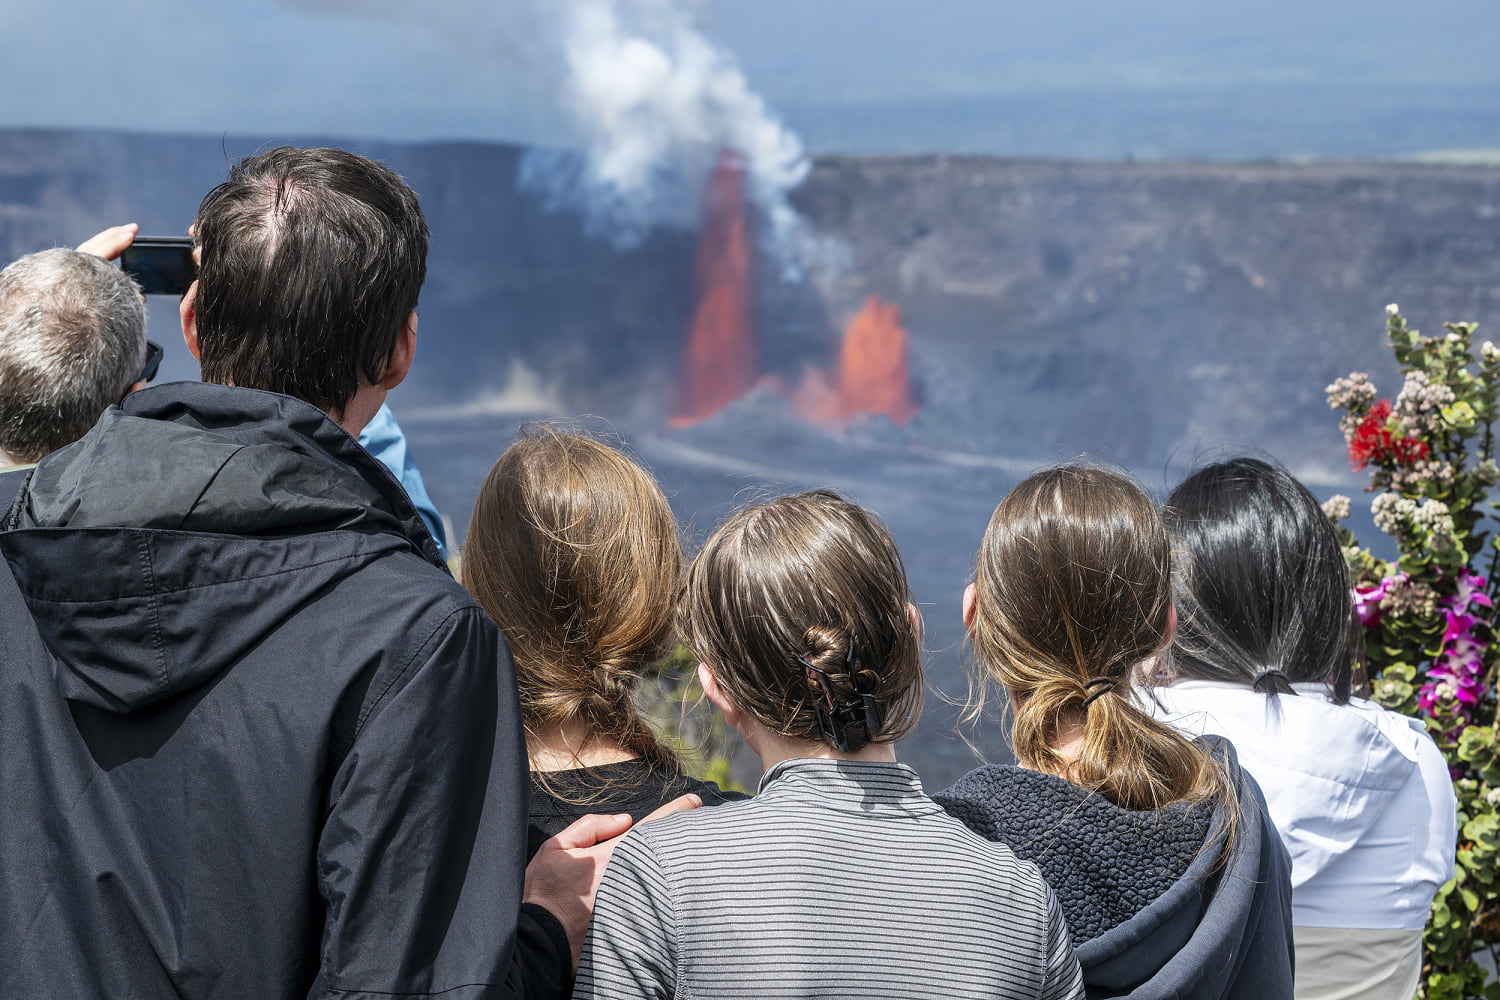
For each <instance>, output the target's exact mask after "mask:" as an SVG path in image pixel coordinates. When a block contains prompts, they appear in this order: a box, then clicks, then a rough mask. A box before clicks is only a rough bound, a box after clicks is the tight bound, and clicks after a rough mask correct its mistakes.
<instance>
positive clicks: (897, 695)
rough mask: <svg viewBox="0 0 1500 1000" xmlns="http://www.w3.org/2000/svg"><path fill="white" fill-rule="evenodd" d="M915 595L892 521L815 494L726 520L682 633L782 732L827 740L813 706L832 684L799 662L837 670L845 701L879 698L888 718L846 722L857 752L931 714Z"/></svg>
mask: <svg viewBox="0 0 1500 1000" xmlns="http://www.w3.org/2000/svg"><path fill="white" fill-rule="evenodd" d="M910 600H911V597H910V592H909V588H908V587H907V583H906V569H905V567H904V566H903V565H902V563H901V556H900V554H899V553H898V552H897V551H896V545H895V543H894V542H892V541H891V536H890V533H889V532H888V531H887V530H886V527H885V525H884V524H882V523H881V521H880V520H879V518H877V517H876V516H875V515H874V514H872V513H870V512H869V511H866V510H864V509H862V508H860V507H858V506H856V505H854V504H852V503H850V502H849V501H847V500H845V499H843V498H842V497H840V496H839V495H837V494H836V493H832V492H829V491H827V490H818V491H815V492H812V493H802V494H798V495H796V496H789V497H781V498H780V499H777V500H772V501H770V502H769V503H763V504H757V505H755V506H752V507H748V508H746V509H745V510H742V511H740V512H739V513H737V514H735V515H734V516H732V517H731V518H729V520H727V521H725V522H724V524H723V525H722V526H721V527H720V528H719V530H718V531H716V532H714V534H713V537H711V538H710V539H709V540H708V542H707V544H705V545H704V546H703V551H702V552H700V553H699V554H698V557H697V558H696V559H694V560H693V564H692V566H691V567H689V569H688V578H687V588H686V591H685V596H684V598H683V602H682V607H681V609H680V611H679V615H678V619H679V623H680V631H681V632H682V635H683V641H684V642H686V643H687V645H688V647H689V648H691V649H692V650H693V652H694V653H695V654H696V655H697V656H698V658H699V659H700V660H702V661H703V662H704V663H707V664H708V666H709V668H710V669H711V670H713V672H714V677H715V679H716V680H717V681H718V682H719V684H720V686H722V687H723V688H724V689H725V690H726V691H727V692H728V693H729V696H730V697H731V698H732V699H733V700H734V703H735V704H736V705H737V706H739V708H740V709H741V710H743V711H746V712H749V713H750V714H751V715H752V716H754V717H755V719H756V720H757V721H759V722H760V723H761V724H762V725H764V726H766V727H767V728H768V729H770V730H772V731H773V732H776V733H778V734H780V735H781V736H784V737H789V738H792V739H796V740H801V741H804V742H808V743H820V742H821V743H828V742H829V741H828V740H827V739H825V737H824V735H823V730H822V726H821V724H820V722H819V719H818V710H817V707H816V706H817V704H818V703H819V702H820V701H822V700H823V699H824V697H825V694H824V690H823V688H822V687H820V686H819V685H818V683H817V682H815V681H812V680H809V679H808V676H807V673H806V671H805V670H804V668H803V667H802V665H801V664H799V663H798V662H797V661H798V659H799V658H801V659H803V660H806V661H807V662H808V663H809V664H811V665H812V666H814V667H817V668H819V669H821V670H823V671H825V672H826V673H827V674H828V676H829V680H830V685H831V687H832V696H833V698H834V700H835V701H836V702H838V703H842V702H845V701H848V700H849V699H851V698H852V697H853V695H854V694H855V693H861V694H870V695H873V696H874V699H875V703H876V706H877V708H878V710H879V713H880V718H881V719H882V720H883V725H882V726H881V728H880V732H878V733H869V732H867V731H866V730H865V728H864V727H863V726H855V727H852V728H850V729H848V730H846V733H845V736H846V739H847V741H848V747H849V749H850V750H851V751H858V750H860V749H862V748H863V747H864V746H866V745H867V744H868V743H870V742H881V743H893V742H895V741H896V740H898V739H900V738H901V737H902V736H905V735H906V734H907V733H908V732H910V731H911V729H912V728H913V727H914V726H915V725H916V723H917V719H918V718H919V717H920V716H921V714H922V662H921V648H920V647H921V643H920V639H919V636H918V634H917V626H916V623H914V622H913V621H912V618H911V614H910V611H909V604H910ZM830 745H831V744H830Z"/></svg>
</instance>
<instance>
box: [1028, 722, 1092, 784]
mask: <svg viewBox="0 0 1500 1000" xmlns="http://www.w3.org/2000/svg"><path fill="white" fill-rule="evenodd" d="M1085 711H1087V710H1085ZM1086 719H1087V716H1086V715H1085V714H1084V712H1081V711H1079V710H1078V709H1076V708H1067V709H1063V712H1062V715H1061V716H1060V717H1059V718H1058V720H1057V731H1056V732H1054V733H1053V734H1052V741H1051V742H1050V743H1049V744H1048V745H1049V746H1050V747H1051V748H1052V752H1053V753H1054V754H1056V755H1057V756H1058V757H1059V758H1061V759H1062V760H1063V761H1065V762H1066V763H1067V769H1066V773H1065V774H1064V777H1066V778H1067V779H1068V780H1069V781H1074V775H1073V762H1074V761H1075V760H1077V759H1078V755H1079V754H1080V753H1082V752H1083V737H1084V732H1085V727H1086ZM1016 763H1017V764H1018V765H1020V766H1021V767H1024V768H1026V770H1028V771H1035V770H1037V766H1036V763H1035V762H1034V761H1032V760H1029V759H1027V758H1026V757H1024V756H1022V755H1021V754H1017V755H1016ZM1074 783H1075V784H1076V783H1077V782H1076V781H1074Z"/></svg>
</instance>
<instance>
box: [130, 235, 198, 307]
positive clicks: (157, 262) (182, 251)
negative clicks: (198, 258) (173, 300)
mask: <svg viewBox="0 0 1500 1000" xmlns="http://www.w3.org/2000/svg"><path fill="white" fill-rule="evenodd" d="M120 266H121V267H122V268H124V269H125V273H126V274H128V275H130V276H131V277H132V278H134V279H135V281H136V283H137V284H138V285H140V286H141V291H142V292H144V293H145V294H147V295H179V296H180V295H182V294H183V293H184V292H186V291H187V290H188V286H189V285H191V284H192V283H193V281H194V280H195V279H196V278H197V277H198V265H197V263H196V262H195V261H194V260H193V241H192V239H191V238H190V237H187V236H137V237H136V238H135V240H134V241H133V242H132V243H131V244H130V246H128V247H126V248H125V249H124V251H122V252H121V254H120Z"/></svg>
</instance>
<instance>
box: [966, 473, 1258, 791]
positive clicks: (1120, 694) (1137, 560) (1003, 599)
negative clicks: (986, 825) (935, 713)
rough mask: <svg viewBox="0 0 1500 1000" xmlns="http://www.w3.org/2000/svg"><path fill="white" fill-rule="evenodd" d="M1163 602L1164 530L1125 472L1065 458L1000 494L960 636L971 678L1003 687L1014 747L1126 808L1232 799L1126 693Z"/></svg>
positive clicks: (1188, 746)
mask: <svg viewBox="0 0 1500 1000" xmlns="http://www.w3.org/2000/svg"><path fill="white" fill-rule="evenodd" d="M1171 608H1172V604H1171V548H1170V545H1169V543H1168V540H1167V536H1166V530H1165V528H1164V527H1163V525H1162V522H1161V518H1160V517H1159V516H1158V514H1157V512H1156V507H1155V505H1154V504H1152V502H1151V500H1150V498H1149V497H1147V496H1146V495H1145V493H1143V492H1142V491H1141V489H1140V488H1139V487H1137V486H1136V485H1135V484H1134V483H1132V482H1130V481H1129V480H1128V479H1126V478H1124V477H1123V476H1120V475H1117V474H1116V473H1113V472H1109V471H1106V470H1104V469H1097V468H1092V467H1087V466H1077V465H1074V466H1063V467H1060V468H1056V469H1051V470H1048V471H1046V472H1041V473H1038V474H1036V475H1034V476H1031V477H1030V478H1028V479H1027V480H1025V481H1024V482H1022V483H1021V484H1020V485H1019V486H1017V487H1016V488H1015V489H1014V490H1012V491H1011V492H1010V493H1009V494H1007V495H1006V497H1005V498H1004V499H1003V500H1002V501H1001V502H1000V505H999V506H998V507H997V508H996V509H995V513H994V515H993V516H992V517H991V518H990V523H989V527H988V528H987V529H986V531H985V536H984V541H983V543H982V544H981V546H980V553H979V561H978V566H977V568H976V571H975V580H974V613H973V619H972V624H971V635H972V642H973V648H974V654H975V658H976V660H977V664H976V666H977V667H978V668H979V675H978V679H977V687H978V689H979V690H980V691H981V692H982V690H983V687H984V685H985V683H986V680H993V681H995V682H998V683H999V684H1000V685H1002V686H1003V687H1004V688H1005V689H1006V691H1007V693H1008V694H1009V696H1010V701H1011V711H1012V713H1013V723H1012V727H1011V740H1012V746H1013V749H1014V750H1015V753H1016V756H1017V758H1018V759H1020V760H1022V761H1024V762H1026V763H1027V764H1029V766H1031V767H1033V768H1035V769H1036V770H1038V771H1041V772H1043V773H1046V774H1052V775H1055V776H1057V777H1061V778H1065V779H1067V780H1069V781H1072V782H1074V783H1075V784H1078V785H1081V786H1084V787H1087V788H1090V789H1094V790H1096V791H1098V792H1099V794H1101V795H1103V796H1104V797H1105V798H1107V799H1109V800H1110V801H1111V802H1114V803H1116V804H1117V805H1120V806H1123V807H1124V808H1127V809H1159V808H1161V807H1162V806H1165V805H1167V804H1169V803H1172V802H1178V801H1184V800H1188V801H1193V800H1199V799H1203V798H1207V797H1210V796H1214V795H1224V796H1227V797H1228V798H1229V801H1230V802H1231V805H1232V803H1233V791H1232V789H1230V787H1229V784H1228V777H1227V774H1226V773H1225V772H1224V771H1223V769H1222V768H1221V767H1219V765H1218V764H1217V763H1216V762H1215V761H1214V760H1213V758H1212V757H1211V756H1210V754H1209V753H1208V751H1207V750H1206V749H1205V748H1204V747H1203V745H1202V744H1199V743H1195V742H1191V741H1189V740H1187V739H1185V738H1184V737H1183V736H1181V735H1180V734H1178V733H1177V732H1176V731H1175V730H1173V729H1171V728H1170V727H1168V726H1166V725H1165V724H1163V723H1161V722H1158V721H1157V720H1156V719H1154V718H1152V717H1151V715H1150V714H1148V713H1147V712H1146V711H1144V710H1143V709H1142V707H1141V706H1140V705H1139V704H1137V703H1136V701H1135V697H1136V696H1135V693H1134V688H1133V686H1132V685H1131V677H1132V674H1133V671H1134V670H1135V669H1136V668H1137V667H1138V666H1139V665H1140V664H1142V663H1144V662H1146V661H1148V660H1150V659H1151V658H1153V657H1154V656H1155V655H1156V654H1157V653H1158V652H1159V651H1160V649H1161V647H1162V645H1163V643H1164V642H1165V641H1166V640H1167V639H1168V638H1169V634H1168V633H1169V631H1170V628H1171V622H1172V610H1171ZM982 698H983V695H982V693H981V694H980V700H981V701H982ZM971 700H972V699H971ZM971 714H972V712H971ZM1080 731H1081V736H1082V740H1081V744H1080V745H1079V747H1078V749H1077V752H1076V753H1073V754H1070V755H1069V754H1064V753H1062V752H1061V751H1060V749H1059V744H1060V743H1061V737H1062V736H1063V735H1064V734H1065V733H1066V734H1069V735H1071V734H1076V733H1079V732H1080Z"/></svg>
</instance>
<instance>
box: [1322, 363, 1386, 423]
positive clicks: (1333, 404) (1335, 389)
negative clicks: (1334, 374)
mask: <svg viewBox="0 0 1500 1000" xmlns="http://www.w3.org/2000/svg"><path fill="white" fill-rule="evenodd" d="M1323 391H1324V392H1325V393H1327V394H1328V406H1329V408H1330V409H1334V410H1350V411H1358V412H1360V413H1363V412H1364V411H1365V410H1366V409H1368V408H1369V406H1370V404H1371V403H1373V402H1374V401H1375V386H1373V385H1371V384H1370V376H1368V375H1366V374H1365V373H1364V372H1350V373H1349V377H1348V378H1336V379H1334V380H1333V384H1332V385H1330V386H1326V387H1324V389H1323Z"/></svg>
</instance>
